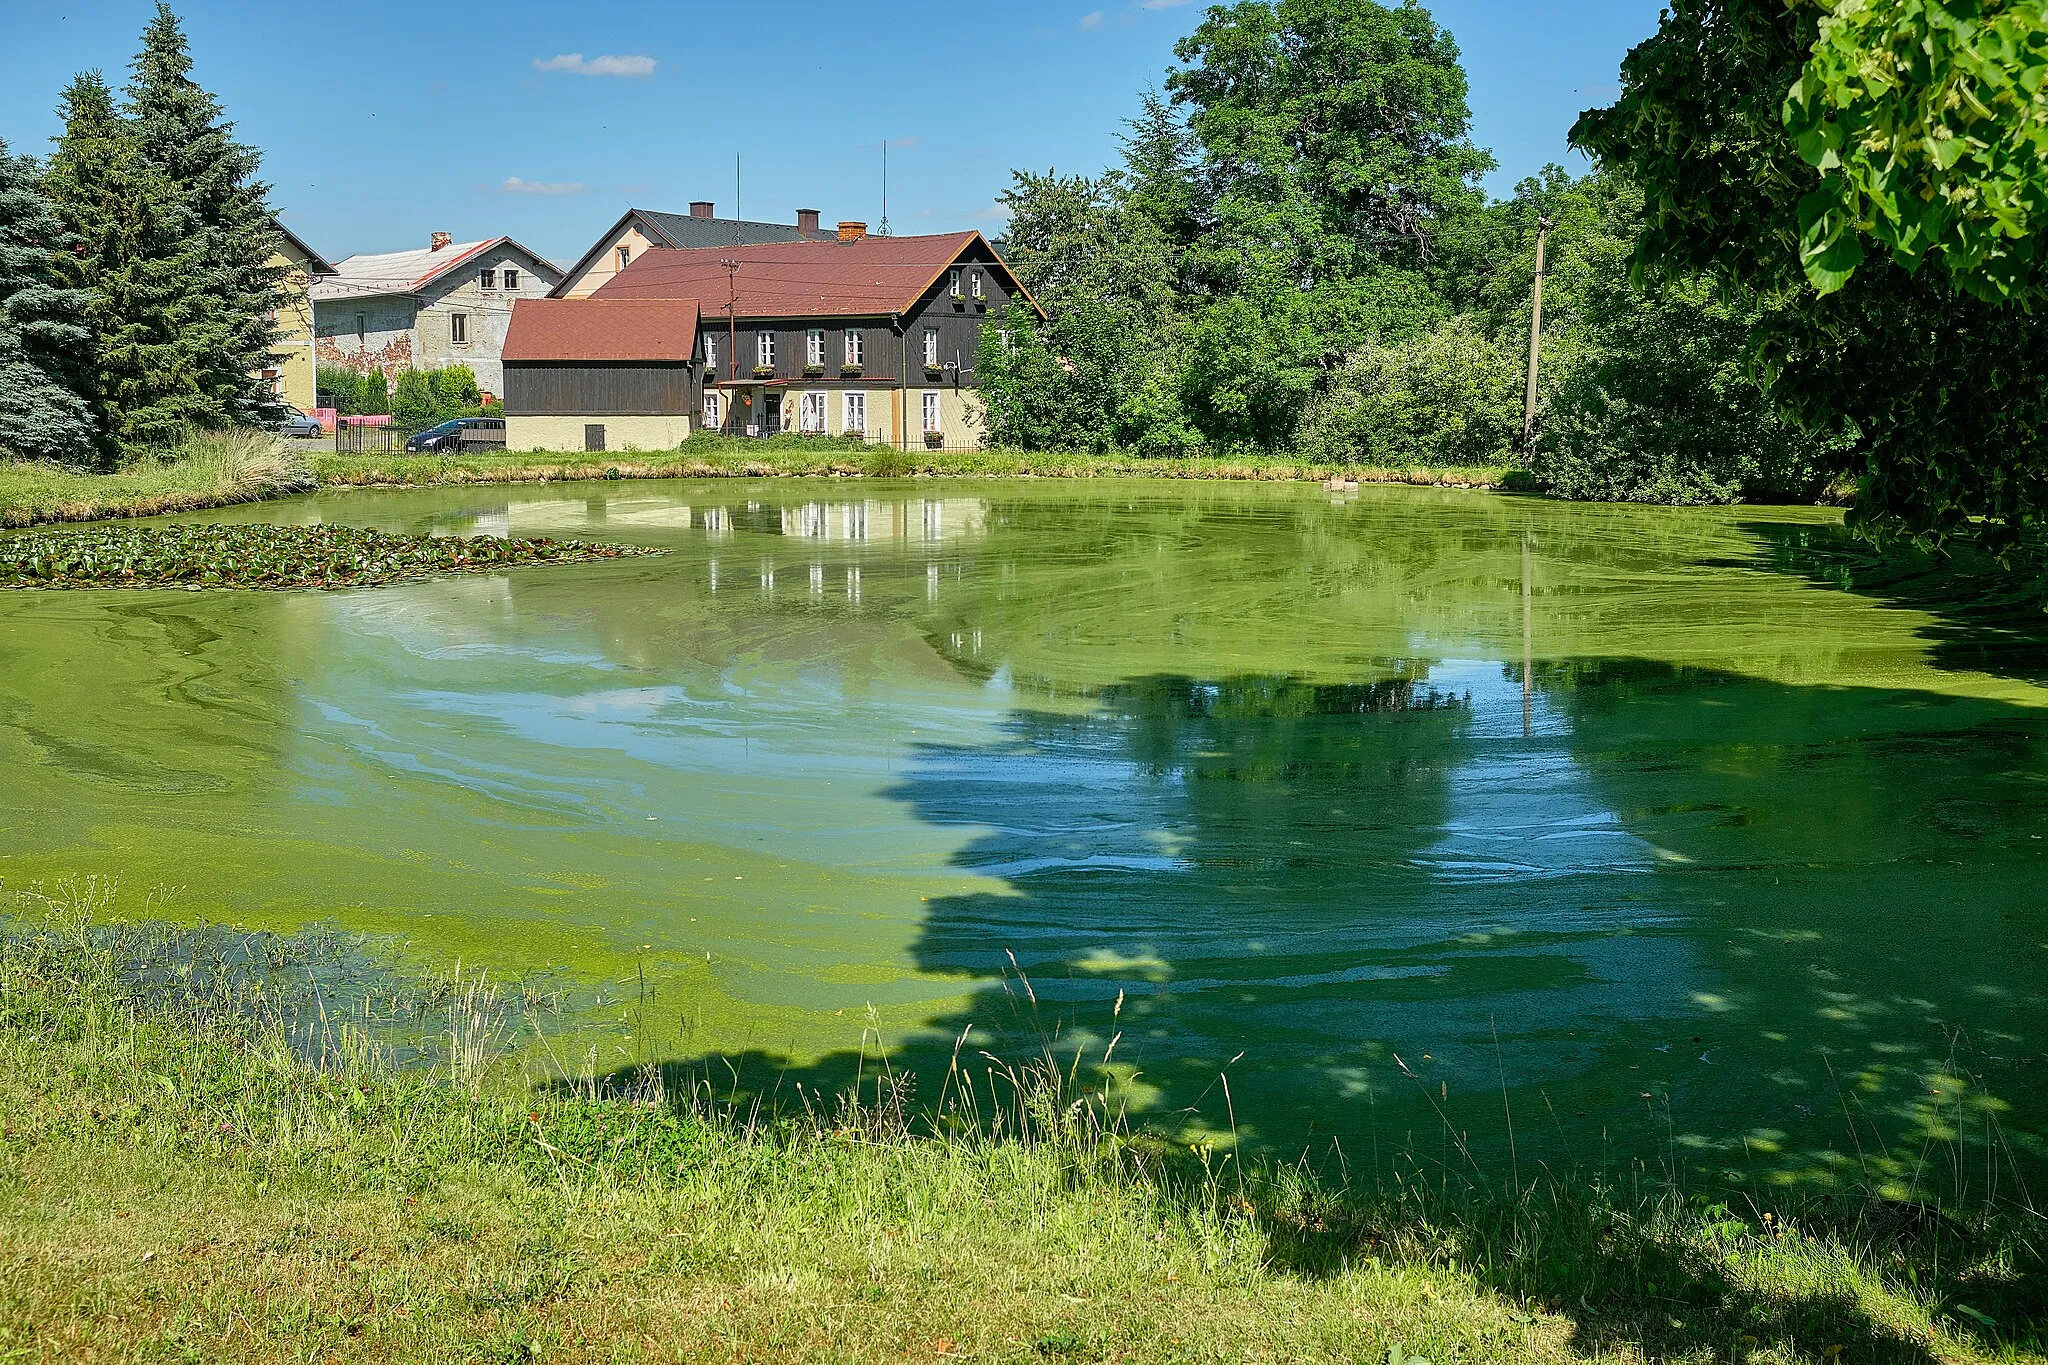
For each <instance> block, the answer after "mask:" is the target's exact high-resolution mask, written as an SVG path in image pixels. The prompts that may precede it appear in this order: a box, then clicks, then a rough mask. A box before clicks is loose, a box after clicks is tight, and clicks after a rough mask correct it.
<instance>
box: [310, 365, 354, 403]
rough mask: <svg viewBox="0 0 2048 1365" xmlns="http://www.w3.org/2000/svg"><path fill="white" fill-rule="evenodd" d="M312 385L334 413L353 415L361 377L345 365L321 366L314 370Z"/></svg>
mask: <svg viewBox="0 0 2048 1365" xmlns="http://www.w3.org/2000/svg"><path fill="white" fill-rule="evenodd" d="M313 373H314V378H313V383H314V386H315V388H316V389H317V391H318V392H319V394H320V395H321V397H322V398H323V399H325V400H327V401H330V402H332V403H333V404H334V407H335V409H336V411H338V412H341V413H345V414H353V413H354V412H355V411H356V400H357V398H358V397H359V396H360V395H361V393H362V386H363V377H362V376H361V375H359V374H357V373H356V372H355V371H354V370H352V369H350V368H349V367H348V366H346V365H321V366H319V367H317V368H316V369H315V370H314V372H313Z"/></svg>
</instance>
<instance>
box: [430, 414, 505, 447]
mask: <svg viewBox="0 0 2048 1365" xmlns="http://www.w3.org/2000/svg"><path fill="white" fill-rule="evenodd" d="M504 445H505V419H504V418H502V417H457V418H454V419H453V420H451V421H447V422H443V423H441V425H439V426H437V427H428V428H427V429H426V430H425V431H422V432H420V433H419V434H418V435H416V436H414V437H413V438H412V439H411V440H409V441H407V442H406V443H405V448H406V449H407V450H408V451H417V452H419V453H421V454H427V455H450V454H454V453H455V452H457V451H460V450H476V449H503V448H504Z"/></svg>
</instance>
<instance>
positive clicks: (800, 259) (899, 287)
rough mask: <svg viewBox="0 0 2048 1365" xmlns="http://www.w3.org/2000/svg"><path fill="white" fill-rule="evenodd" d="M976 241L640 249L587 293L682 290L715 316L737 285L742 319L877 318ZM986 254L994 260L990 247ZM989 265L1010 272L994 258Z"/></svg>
mask: <svg viewBox="0 0 2048 1365" xmlns="http://www.w3.org/2000/svg"><path fill="white" fill-rule="evenodd" d="M980 241H982V237H981V234H980V233H978V232H952V233H946V234H944V235H943V236H937V237H866V238H863V239H862V240H860V241H857V242H838V241H823V242H770V243H766V244H763V245H756V246H718V247H709V246H707V247H688V248H662V249H659V250H655V251H648V252H644V253H642V254H641V256H640V257H639V258H638V259H637V260H635V261H634V262H633V263H632V264H631V265H628V266H627V267H626V268H625V269H624V270H622V271H620V272H619V273H618V274H617V275H614V276H613V277H612V278H611V280H609V281H608V282H607V283H606V284H605V285H603V286H602V287H601V288H600V289H598V291H597V292H596V293H595V294H593V295H591V297H592V298H596V299H644V298H675V297H678V296H687V297H690V298H695V299H702V300H704V307H705V310H706V311H707V312H711V313H714V314H717V315H719V316H723V315H724V314H725V311H726V303H727V300H728V299H729V298H731V297H732V293H731V292H729V291H737V295H738V297H737V300H736V303H735V307H734V314H735V316H738V317H743V318H809V317H881V316H884V315H886V314H889V313H901V312H906V311H908V310H909V309H910V307H911V306H912V305H913V304H915V303H916V302H917V300H918V298H919V297H920V296H922V295H923V294H924V292H925V291H926V290H927V289H930V288H931V287H932V286H933V285H934V284H936V283H937V282H938V280H939V277H940V276H941V275H943V274H944V273H945V272H946V270H947V269H948V268H949V267H950V266H952V265H953V264H954V262H956V261H958V260H959V259H960V257H961V255H962V254H963V253H964V252H965V251H966V250H967V249H968V248H969V247H971V246H973V245H974V244H975V243H976V242H980ZM983 245H984V246H986V245H987V244H986V243H985V242H984V243H983ZM989 256H990V257H991V258H992V259H993V258H995V252H994V251H993V250H990V251H989ZM727 261H737V262H739V269H738V270H737V271H736V272H728V271H727V269H726V266H725V262H727ZM996 268H997V269H1000V270H1002V272H1003V273H1004V275H1006V276H1007V275H1009V274H1010V271H1009V268H1008V267H1007V266H1004V265H1003V264H1002V263H1001V261H1000V260H999V259H997V260H996ZM1011 282H1012V284H1013V285H1014V278H1012V281H1011ZM1025 297H1026V298H1027V299H1028V298H1029V297H1030V296H1029V295H1028V294H1027V295H1025ZM1032 306H1033V307H1036V306H1037V305H1036V303H1033V305H1032Z"/></svg>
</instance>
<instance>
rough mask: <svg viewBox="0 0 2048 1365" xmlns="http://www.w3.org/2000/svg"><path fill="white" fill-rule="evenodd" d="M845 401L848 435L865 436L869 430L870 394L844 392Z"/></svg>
mask: <svg viewBox="0 0 2048 1365" xmlns="http://www.w3.org/2000/svg"><path fill="white" fill-rule="evenodd" d="M841 397H842V398H843V399H844V401H845V423H846V434H847V435H848V436H865V435H866V434H867V430H868V396H867V395H866V394H864V393H848V394H842V395H841Z"/></svg>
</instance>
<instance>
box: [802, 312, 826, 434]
mask: <svg viewBox="0 0 2048 1365" xmlns="http://www.w3.org/2000/svg"><path fill="white" fill-rule="evenodd" d="M804 364H806V365H816V366H817V367H818V368H819V369H821V370H822V369H824V368H825V330H824V329H823V328H822V327H813V328H812V329H811V330H810V332H809V333H807V334H806V335H805V337H804ZM818 430H820V431H823V430H824V428H823V427H820V428H818Z"/></svg>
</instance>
